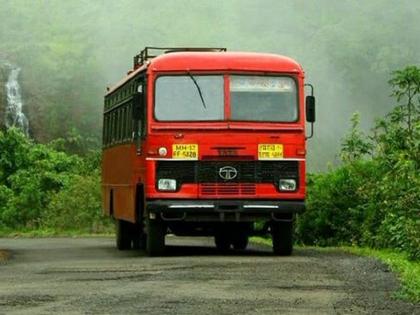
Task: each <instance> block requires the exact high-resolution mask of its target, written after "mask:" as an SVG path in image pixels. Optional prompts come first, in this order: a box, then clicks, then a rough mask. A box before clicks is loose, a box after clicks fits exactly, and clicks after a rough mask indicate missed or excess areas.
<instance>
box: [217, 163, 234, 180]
mask: <svg viewBox="0 0 420 315" xmlns="http://www.w3.org/2000/svg"><path fill="white" fill-rule="evenodd" d="M219 176H220V177H221V178H222V179H224V180H232V179H235V178H236V176H238V171H237V170H236V168H234V167H232V166H224V167H221V168H220V169H219Z"/></svg>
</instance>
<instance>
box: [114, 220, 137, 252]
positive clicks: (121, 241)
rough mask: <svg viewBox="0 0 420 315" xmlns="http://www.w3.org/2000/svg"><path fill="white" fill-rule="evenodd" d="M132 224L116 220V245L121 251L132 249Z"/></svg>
mask: <svg viewBox="0 0 420 315" xmlns="http://www.w3.org/2000/svg"><path fill="white" fill-rule="evenodd" d="M132 225H133V224H132V223H130V222H127V221H124V220H118V219H117V220H116V222H115V228H116V243H117V248H118V249H119V250H127V249H131V241H132V234H133V227H132Z"/></svg>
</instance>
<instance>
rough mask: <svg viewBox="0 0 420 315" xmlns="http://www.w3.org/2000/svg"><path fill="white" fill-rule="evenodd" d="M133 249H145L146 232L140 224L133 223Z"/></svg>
mask: <svg viewBox="0 0 420 315" xmlns="http://www.w3.org/2000/svg"><path fill="white" fill-rule="evenodd" d="M131 238H132V242H133V249H146V234H145V233H144V232H143V227H142V226H141V225H140V224H135V225H134V227H133V231H132V237H131Z"/></svg>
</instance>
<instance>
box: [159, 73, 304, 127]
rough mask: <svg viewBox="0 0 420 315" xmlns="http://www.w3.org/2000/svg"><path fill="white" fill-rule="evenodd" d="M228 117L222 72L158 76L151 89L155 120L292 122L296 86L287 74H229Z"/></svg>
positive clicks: (294, 116)
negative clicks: (217, 73)
mask: <svg viewBox="0 0 420 315" xmlns="http://www.w3.org/2000/svg"><path fill="white" fill-rule="evenodd" d="M229 85H230V91H229V93H230V104H228V106H230V109H229V111H228V112H229V113H230V117H228V118H226V117H225V110H224V108H225V104H224V99H225V97H224V80H223V76H222V75H196V74H194V76H193V75H190V74H189V75H173V76H160V77H158V79H157V80H156V88H155V117H156V119H157V120H159V121H224V120H227V119H229V120H231V121H258V122H295V121H297V119H298V101H297V87H296V83H295V80H294V79H292V78H291V77H287V76H263V75H231V76H230V84H229Z"/></svg>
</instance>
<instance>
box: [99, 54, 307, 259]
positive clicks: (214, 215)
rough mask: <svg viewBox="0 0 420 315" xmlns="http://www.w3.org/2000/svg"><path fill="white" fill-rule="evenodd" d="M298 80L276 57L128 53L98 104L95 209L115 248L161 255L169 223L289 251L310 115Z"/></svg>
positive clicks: (219, 242)
mask: <svg viewBox="0 0 420 315" xmlns="http://www.w3.org/2000/svg"><path fill="white" fill-rule="evenodd" d="M161 50H162V51H163V52H161V53H160V54H159V53H158V52H160V51H161ZM304 86H305V84H304V72H303V70H302V67H301V66H300V65H299V64H298V63H297V62H296V61H294V60H293V59H291V58H288V57H284V56H280V55H274V54H264V53H244V52H227V51H226V49H224V48H155V47H146V48H145V49H144V50H143V51H142V52H141V53H140V54H139V55H137V56H135V58H134V68H133V70H131V71H130V72H129V73H128V74H127V76H126V77H125V78H124V79H123V80H122V81H120V82H119V83H118V84H116V85H115V86H114V87H112V88H110V89H108V91H107V93H106V95H105V105H104V123H103V126H104V127H103V157H102V193H103V209H104V212H105V213H106V214H107V215H109V216H111V217H113V218H114V219H115V221H116V241H117V247H118V249H121V250H123V249H130V248H146V250H147V253H148V254H149V255H161V254H163V252H164V249H165V235H166V234H168V233H171V234H175V235H182V236H186V235H192V236H194V235H206V236H214V238H215V244H216V246H217V248H218V249H220V250H223V251H226V250H230V249H232V248H233V249H245V248H246V247H247V244H248V238H249V236H252V235H261V234H267V233H271V235H272V239H273V251H274V253H275V254H278V255H290V254H291V253H292V249H293V238H292V234H293V233H292V232H293V221H294V218H295V214H296V213H299V212H301V211H303V210H304V208H305V155H306V145H305V143H306V139H307V136H306V128H305V125H306V123H305V122H306V121H308V122H310V123H313V122H314V121H315V98H314V97H313V95H309V96H307V97H306V98H305V93H304ZM311 87H312V86H311ZM305 99H306V102H305V101H304V100H305ZM305 103H306V104H305ZM311 126H312V124H311ZM311 134H312V128H311Z"/></svg>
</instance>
